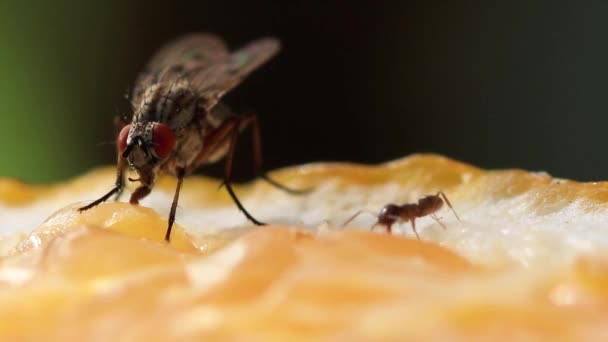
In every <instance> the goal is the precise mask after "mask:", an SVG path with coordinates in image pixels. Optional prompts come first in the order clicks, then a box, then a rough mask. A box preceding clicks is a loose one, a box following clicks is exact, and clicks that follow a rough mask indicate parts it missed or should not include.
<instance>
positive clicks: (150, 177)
mask: <svg viewBox="0 0 608 342" xmlns="http://www.w3.org/2000/svg"><path fill="white" fill-rule="evenodd" d="M138 180H139V181H140V182H141V185H140V186H139V187H137V189H135V191H133V193H132V194H131V199H129V203H131V204H139V201H140V200H142V199H143V198H144V197H146V196H148V194H150V192H151V191H152V187H153V186H154V172H151V171H150V172H146V173H143V172H141V173H140V177H139V179H138Z"/></svg>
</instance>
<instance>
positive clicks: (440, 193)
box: [437, 191, 462, 221]
mask: <svg viewBox="0 0 608 342" xmlns="http://www.w3.org/2000/svg"><path fill="white" fill-rule="evenodd" d="M437 196H441V198H443V200H444V201H445V203H446V204H447V205H448V207H450V209H451V210H452V212H453V213H454V216H456V218H457V219H458V221H462V220H461V219H460V217H459V216H458V214H456V210H454V207H452V203H450V200H449V199H448V198H447V197H446V195H445V194H444V193H443V191H439V192H438V193H437Z"/></svg>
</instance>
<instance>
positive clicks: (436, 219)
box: [431, 214, 447, 230]
mask: <svg viewBox="0 0 608 342" xmlns="http://www.w3.org/2000/svg"><path fill="white" fill-rule="evenodd" d="M431 218H432V219H433V220H435V221H437V223H439V225H440V226H442V227H443V229H444V230H445V229H447V227H446V226H445V224H443V223H442V222H441V220H440V219H439V217H437V215H435V214H431Z"/></svg>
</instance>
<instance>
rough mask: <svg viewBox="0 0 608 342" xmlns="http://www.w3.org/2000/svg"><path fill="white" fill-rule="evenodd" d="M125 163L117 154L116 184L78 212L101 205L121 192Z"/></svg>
mask: <svg viewBox="0 0 608 342" xmlns="http://www.w3.org/2000/svg"><path fill="white" fill-rule="evenodd" d="M126 166H127V163H126V162H125V160H124V159H123V158H122V157H121V156H120V153H119V154H118V163H117V166H116V183H115V185H114V188H112V190H110V191H109V192H108V193H107V194H105V195H103V196H101V197H100V198H99V199H98V200H96V201H94V202H92V203H91V204H89V205H85V206H84V207H82V208H79V209H78V211H80V212H82V211H85V210H88V209H91V208H93V207H95V206H97V205H98V204H101V203H103V202H105V201H107V200H108V198H110V197H112V195H114V194H119V193H120V192H122V189H123V187H124V181H125V180H124V172H125V169H126Z"/></svg>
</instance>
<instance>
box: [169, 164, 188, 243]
mask: <svg viewBox="0 0 608 342" xmlns="http://www.w3.org/2000/svg"><path fill="white" fill-rule="evenodd" d="M185 175H186V171H185V170H184V169H178V170H177V189H175V195H174V196H173V203H171V211H170V212H169V225H168V227H167V233H165V241H167V242H169V241H170V240H171V228H173V223H174V222H175V212H176V211H177V202H178V201H179V192H180V190H181V189H182V183H183V182H184V176H185Z"/></svg>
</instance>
